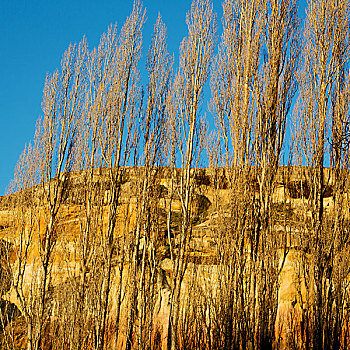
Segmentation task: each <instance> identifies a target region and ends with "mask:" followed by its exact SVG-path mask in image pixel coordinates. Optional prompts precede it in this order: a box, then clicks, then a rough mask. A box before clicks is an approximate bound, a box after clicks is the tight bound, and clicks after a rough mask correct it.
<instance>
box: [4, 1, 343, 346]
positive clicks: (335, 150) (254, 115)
mask: <svg viewBox="0 0 350 350" xmlns="http://www.w3.org/2000/svg"><path fill="white" fill-rule="evenodd" d="M349 9H350V4H349V2H348V0H328V1H326V0H309V2H308V8H307V12H306V18H305V21H304V29H303V31H301V24H300V19H299V18H298V8H297V2H296V0H225V1H224V2H223V20H222V35H221V37H220V38H219V40H218V37H217V23H216V15H215V13H214V12H213V6H212V4H211V2H210V0H194V1H193V3H192V5H191V9H190V11H189V12H188V14H187V17H186V23H187V26H188V36H187V37H186V38H184V40H183V41H182V43H181V46H180V53H179V67H178V68H174V59H173V58H172V56H171V55H170V54H169V53H168V51H167V44H166V39H167V34H166V27H165V25H164V23H163V22H162V20H161V18H160V17H158V19H157V22H156V24H155V26H154V33H153V37H152V40H151V44H150V47H149V50H148V54H147V60H146V72H147V79H148V80H147V84H146V85H144V86H143V85H142V81H145V79H146V78H144V79H142V80H141V71H140V67H139V61H140V57H141V51H142V40H143V38H142V28H143V24H144V22H145V10H144V8H143V6H142V4H141V3H140V2H139V1H138V0H136V1H135V3H134V7H133V11H132V13H131V14H130V16H129V17H128V18H127V20H126V22H125V24H124V25H123V27H122V28H121V29H120V30H119V31H118V29H117V27H116V26H111V27H110V28H109V30H108V31H107V32H106V33H105V34H104V35H103V36H102V37H101V41H100V44H99V46H98V47H97V48H95V49H93V50H89V48H88V46H87V42H86V40H85V39H84V40H82V41H81V42H80V43H79V44H77V45H70V46H69V48H68V49H67V51H66V52H65V54H64V56H63V58H62V62H61V68H60V69H59V70H57V71H56V72H54V73H53V74H50V75H48V76H47V79H46V83H45V88H44V97H43V103H42V110H43V115H42V117H41V118H40V119H39V120H38V123H37V127H36V133H35V136H34V139H33V142H32V143H31V144H29V145H28V146H27V147H26V149H25V150H24V152H23V154H22V155H21V157H20V160H19V162H18V165H17V167H16V170H15V176H14V181H13V182H12V183H11V185H10V189H9V193H12V194H13V195H12V196H11V200H9V203H10V204H9V205H8V210H9V212H11V217H12V218H13V222H12V225H10V226H9V228H8V230H7V231H6V232H7V241H8V242H9V243H10V244H7V245H4V248H1V254H2V257H1V260H0V261H1V264H2V266H5V265H6V262H7V265H6V268H5V267H4V268H2V269H1V270H0V272H1V274H0V276H2V275H3V274H5V272H2V271H7V272H6V273H7V275H8V274H10V275H11V276H12V285H11V290H10V292H9V291H8V289H9V287H6V291H5V287H3V286H4V285H5V283H1V281H0V288H2V290H0V295H1V296H3V295H5V292H7V294H6V296H4V297H3V298H5V299H6V298H7V299H9V298H10V299H11V300H16V304H17V306H18V307H19V309H20V311H21V317H20V318H19V320H17V321H11V322H9V320H7V319H6V317H7V316H8V315H7V314H6V313H5V312H3V311H2V312H1V319H0V321H1V323H0V330H2V335H1V337H0V340H1V342H2V343H1V344H2V345H1V346H3V347H4V348H7V349H15V348H16V346H17V347H20V346H21V347H22V348H26V349H28V350H39V349H97V350H103V349H126V350H131V349H138V350H141V349H168V350H175V349H272V348H282V347H285V348H291V349H346V348H347V347H348V346H349V344H348V339H349V336H350V334H349V330H350V328H349V327H350V324H349V321H350V320H349V317H350V313H349V305H350V304H349V302H350V295H349V291H350V290H349V282H350V279H349V277H350V276H349V274H350V267H349V266H350V264H349V263H350V255H349V253H350V252H349V243H350V236H349V234H350V232H349V219H350V212H349V210H350V209H349V208H350V206H349V199H350V198H349V191H350V183H349V176H348V169H349V166H350V147H349V146H350V129H349V126H350V119H349V118H350V113H349V112H350V111H349V102H350V74H349V49H350V42H349V35H350V31H349V30H350V29H349V25H350V23H349V15H350V13H349ZM217 41H219V43H218V45H217ZM216 49H217V51H216ZM208 81H209V82H210V88H211V98H210V103H209V109H210V112H211V114H212V115H213V117H214V118H215V121H216V128H215V130H213V131H211V132H210V131H209V130H208V128H209V127H208V125H207V122H206V120H205V117H204V115H203V113H202V111H203V108H202V105H203V104H202V102H203V100H204V101H209V99H208V98H206V97H205V95H204V92H205V90H206V88H207V82H208ZM288 125H290V126H291V128H289V126H288ZM289 129H291V131H290V132H289ZM286 130H287V131H286ZM286 134H287V135H288V136H287V137H286ZM286 141H287V142H286ZM203 162H204V164H206V165H207V166H208V167H209V168H210V169H212V170H211V173H210V176H208V175H206V173H205V171H204V175H203V176H202V177H201V176H199V174H200V171H199V166H200V165H201V164H203ZM283 163H284V164H287V163H288V164H289V165H294V166H297V167H288V166H282V165H281V164H283ZM326 167H327V169H326ZM328 192H329V193H328ZM208 193H210V198H211V203H210V215H209V214H204V213H203V210H202V211H201V210H199V209H200V208H199V207H200V206H201V205H200V203H199V202H200V198H202V197H203V195H205V196H206V195H208ZM276 193H277V194H278V193H279V195H276ZM208 196H209V195H208ZM296 197H298V198H296ZM72 208H74V209H72ZM202 209H203V208H202ZM74 210H75V211H74ZM76 213H78V214H76ZM208 215H209V216H208ZM207 219H208V221H207V223H206V225H204V226H205V228H203V229H202V231H203V230H206V232H207V234H208V235H209V236H210V237H211V240H212V248H211V255H210V257H209V258H210V261H209V262H208V261H207V262H205V261H204V259H203V256H204V255H205V254H204V252H202V253H198V252H197V253H195V249H194V248H193V246H194V241H195V238H198V237H197V236H198V227H196V226H197V224H198V223H202V222H203V221H204V220H207ZM203 244H204V243H203ZM5 248H6V249H5ZM3 257H4V259H3ZM3 260H4V262H2V261H3ZM292 260H293V264H294V265H293V266H294V267H293V271H294V272H293V273H292V276H291V277H290V278H292V279H293V286H294V287H293V288H294V289H295V293H294V295H295V301H293V302H292V303H291V304H290V305H289V307H285V308H284V309H283V308H282V307H281V303H280V301H281V300H280V285H281V283H282V281H283V279H282V277H283V276H282V275H283V270H284V267H285V265H286V262H287V261H292ZM8 271H10V272H8ZM16 322H17V323H16Z"/></svg>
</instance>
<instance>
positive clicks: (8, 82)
mask: <svg viewBox="0 0 350 350" xmlns="http://www.w3.org/2000/svg"><path fill="white" fill-rule="evenodd" d="M132 2H133V1H132V0H124V1H120V0H99V1H97V0H85V1H83V0H56V1H52V0H46V1H44V0H27V1H26V0H16V1H14V0H1V1H0V33H1V49H0V77H1V79H0V106H1V109H0V121H1V134H0V195H3V194H4V193H5V191H6V187H7V185H8V183H9V181H10V179H11V178H12V175H13V170H14V167H15V165H16V162H17V160H18V157H19V155H20V153H21V152H22V150H23V148H24V146H25V144H26V143H28V142H29V141H30V140H31V139H32V136H33V134H34V129H35V122H36V120H37V118H38V117H39V115H40V113H41V99H42V90H43V87H44V81H45V76H46V74H47V73H51V72H52V71H54V70H55V69H56V68H57V67H58V66H59V64H60V60H61V57H62V54H63V52H64V51H65V49H66V48H67V47H68V45H69V43H74V42H79V41H80V40H81V39H82V37H83V35H85V36H86V38H87V41H88V44H89V47H90V48H92V47H94V46H96V45H97V43H98V41H99V38H100V36H101V34H102V33H103V32H105V31H106V29H107V27H108V26H109V25H110V24H112V23H116V22H117V23H118V28H120V27H121V26H122V24H123V23H124V20H125V18H126V17H127V16H128V14H129V13H130V11H131V10H132ZM213 3H214V9H215V11H216V12H217V14H218V24H219V25H220V24H221V15H222V9H221V0H220V1H217V0H213ZM305 3H306V0H301V1H300V2H299V8H300V10H299V12H300V15H301V16H303V14H304V13H305V6H306V4H305ZM143 4H144V6H145V7H146V9H147V13H146V16H147V22H146V24H145V27H144V51H143V54H144V55H146V52H147V47H148V43H149V41H150V38H151V33H152V30H153V25H154V23H155V21H156V18H157V16H158V13H160V14H161V15H162V18H163V21H164V22H165V24H166V25H167V27H168V49H169V51H170V52H171V53H174V54H175V57H176V56H177V54H178V47H179V44H180V42H181V40H182V38H183V37H184V36H185V35H186V29H187V28H186V23H185V17H186V12H187V11H188V10H189V8H190V1H189V0H177V1H169V0H144V1H143ZM141 68H142V67H141Z"/></svg>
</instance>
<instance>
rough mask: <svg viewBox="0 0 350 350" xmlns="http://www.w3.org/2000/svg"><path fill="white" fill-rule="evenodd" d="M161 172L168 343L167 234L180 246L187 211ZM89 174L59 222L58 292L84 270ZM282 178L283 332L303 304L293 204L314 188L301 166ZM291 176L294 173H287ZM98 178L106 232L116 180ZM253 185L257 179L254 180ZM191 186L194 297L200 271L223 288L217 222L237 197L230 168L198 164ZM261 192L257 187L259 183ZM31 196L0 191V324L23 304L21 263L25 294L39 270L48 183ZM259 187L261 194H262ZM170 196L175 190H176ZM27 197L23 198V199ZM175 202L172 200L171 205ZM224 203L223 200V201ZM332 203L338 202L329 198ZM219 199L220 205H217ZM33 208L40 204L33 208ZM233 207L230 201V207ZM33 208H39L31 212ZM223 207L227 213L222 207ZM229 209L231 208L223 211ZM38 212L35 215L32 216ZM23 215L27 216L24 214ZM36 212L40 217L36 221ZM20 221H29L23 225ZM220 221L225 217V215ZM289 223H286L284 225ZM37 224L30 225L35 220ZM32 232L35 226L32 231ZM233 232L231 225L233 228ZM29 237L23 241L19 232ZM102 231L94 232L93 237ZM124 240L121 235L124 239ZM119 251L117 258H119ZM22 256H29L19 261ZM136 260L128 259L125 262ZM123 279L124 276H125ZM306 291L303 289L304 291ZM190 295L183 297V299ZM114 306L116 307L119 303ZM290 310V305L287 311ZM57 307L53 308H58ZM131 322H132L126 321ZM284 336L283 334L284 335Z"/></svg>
mask: <svg viewBox="0 0 350 350" xmlns="http://www.w3.org/2000/svg"><path fill="white" fill-rule="evenodd" d="M160 171H161V175H160V176H159V177H158V178H159V181H158V183H157V184H154V191H157V192H158V193H159V195H158V197H157V198H158V202H157V204H156V205H157V208H158V209H157V210H158V214H159V218H158V219H159V220H158V223H157V225H158V227H157V232H158V233H157V234H158V237H157V249H156V254H157V256H156V258H157V259H158V260H159V264H158V266H157V271H156V273H157V278H156V281H157V282H156V283H157V285H158V288H159V289H158V290H159V293H158V295H157V300H156V301H155V304H154V310H155V312H154V315H155V316H154V323H155V324H156V325H157V326H156V327H155V328H157V329H158V330H159V332H158V335H157V337H158V338H155V339H158V340H157V342H158V343H159V344H162V346H161V348H166V342H167V335H168V334H167V331H168V328H167V327H168V319H169V312H170V310H169V298H170V294H171V283H172V275H173V264H172V261H171V256H170V253H169V238H170V240H171V242H172V244H174V246H175V247H176V245H177V244H178V234H179V233H178V227H177V226H176V218H177V216H179V215H180V213H181V200H180V198H179V197H178V196H177V195H176V192H174V193H173V194H172V195H170V192H171V177H170V175H169V174H168V173H167V171H168V170H167V169H160ZM126 173H127V176H126V177H125V180H124V181H123V184H122V185H121V191H120V201H119V207H118V208H119V209H118V220H117V221H116V227H115V232H116V234H115V237H116V240H117V241H118V240H121V239H122V237H123V235H125V232H126V231H125V230H129V231H132V227H134V224H135V220H137V210H136V208H137V205H138V200H139V199H138V197H137V185H136V182H137V176H138V174H137V169H129V170H128V171H127V172H126ZM83 175H84V174H81V173H80V174H79V173H72V174H70V178H69V187H68V190H67V193H66V194H65V197H64V199H63V201H62V205H61V207H60V211H59V215H58V219H57V222H55V225H56V226H55V227H56V238H55V239H56V241H55V246H54V253H53V254H52V258H51V260H50V286H51V289H52V291H53V295H54V294H55V293H56V294H57V293H58V294H59V293H63V292H60V290H61V289H62V288H64V286H67V285H68V284H69V283H70V282H69V281H72V280H73V279H77V278H78V279H79V278H80V277H79V276H80V274H81V273H82V270H81V266H82V265H81V261H80V259H81V258H82V257H81V255H80V254H81V252H80V250H79V249H77V247H78V246H79V244H80V241H81V237H82V225H86V217H85V215H86V206H85V197H84V191H83V190H82V189H83V187H84V176H83ZM276 177H277V181H276V184H275V186H274V191H273V194H272V196H273V202H274V204H275V205H276V208H277V207H278V205H282V204H283V206H284V208H289V209H288V210H289V213H290V217H289V218H288V217H286V220H287V221H286V220H285V221H284V224H283V225H282V224H281V223H280V221H278V220H276V222H275V224H274V226H273V230H274V231H275V233H276V235H278V234H279V232H282V231H283V232H284V230H286V229H288V230H290V231H289V234H288V242H287V245H286V246H285V247H277V249H280V256H281V264H282V263H283V267H282V269H281V272H280V275H279V279H278V286H279V287H278V288H279V293H278V298H279V299H278V303H279V305H278V310H279V311H278V317H277V319H278V322H279V325H280V327H281V329H283V332H282V333H285V332H288V331H289V330H288V325H286V324H284V325H283V322H285V321H284V319H283V315H284V314H285V313H287V311H288V310H289V311H290V310H291V309H297V308H298V305H297V301H296V300H297V299H298V292H299V291H298V286H297V284H296V279H297V275H296V270H297V267H296V261H297V260H298V246H297V239H294V238H293V237H294V235H295V234H296V231H295V229H294V228H293V225H291V224H290V223H288V220H292V216H293V212H295V211H298V210H302V209H301V207H302V203H303V201H305V198H307V197H308V192H309V189H308V188H307V186H306V185H305V184H304V186H303V181H304V180H303V178H302V176H301V175H300V172H299V171H296V170H295V169H294V170H293V169H290V168H285V169H281V170H280V171H279V173H278V174H277V176H276ZM286 178H288V180H286ZM94 182H95V184H96V186H97V185H98V186H100V191H99V193H100V199H99V203H102V209H101V211H100V213H99V215H100V221H99V225H100V228H101V227H102V229H101V230H100V231H98V230H97V231H96V232H102V231H103V229H104V228H105V226H106V225H108V219H109V217H108V215H109V214H108V213H109V212H108V210H105V209H104V208H103V205H104V206H105V207H106V208H107V204H108V201H109V196H110V185H109V184H108V181H107V180H106V175H105V174H104V172H103V170H101V171H100V173H99V174H97V175H96V176H95V180H94ZM252 182H253V185H254V181H253V180H252ZM328 183H329V185H328V190H327V193H325V195H324V197H325V199H324V200H325V201H327V196H328V197H330V196H331V193H332V179H330V180H329V182H328ZM193 186H195V193H194V199H193V205H192V213H193V221H192V234H191V240H190V242H189V250H188V252H187V254H188V267H187V272H186V274H185V276H184V283H183V287H182V295H183V296H184V298H185V299H186V298H190V297H191V296H190V294H189V293H190V291H191V288H192V286H191V276H193V274H194V273H195V274H196V276H199V277H198V278H199V279H200V280H201V281H202V284H203V288H204V287H205V286H207V285H208V284H209V285H211V288H212V290H214V289H215V288H219V285H217V286H216V287H215V285H216V284H217V283H218V282H217V281H218V280H219V278H218V273H219V272H218V256H217V244H218V243H217V242H218V240H217V237H216V229H217V227H218V218H219V216H220V215H221V216H222V215H228V216H229V215H230V213H229V207H230V202H231V197H230V195H231V192H230V189H229V187H230V186H229V183H228V180H227V176H226V175H225V169H198V170H196V171H194V174H193ZM254 186H257V193H258V185H257V184H255V185H254ZM26 191H27V193H26V195H25V196H23V195H22V196H21V202H20V203H16V201H17V199H16V198H17V197H18V194H14V195H11V196H6V197H1V198H0V251H1V256H0V291H1V296H2V300H1V303H0V307H1V310H2V311H1V313H2V315H5V316H6V315H7V316H6V322H3V324H2V325H1V324H0V331H2V329H4V328H5V327H6V326H7V324H8V323H9V322H12V321H13V319H15V318H16V317H18V316H19V314H20V312H19V310H22V311H23V304H22V303H21V300H19V295H18V293H17V291H16V289H15V288H14V283H13V279H16V278H18V274H19V272H20V271H22V273H23V274H24V275H23V276H24V278H23V283H24V286H23V290H22V292H23V295H24V296H25V295H29V293H30V288H31V286H32V284H33V279H35V278H36V272H35V268H36V267H35V266H36V264H37V261H38V257H39V249H41V248H40V246H41V245H43V244H44V243H43V241H42V237H43V232H42V231H41V230H42V229H43V228H44V227H46V226H45V217H46V216H45V211H46V210H47V207H46V206H45V204H44V202H41V201H42V193H41V191H42V189H41V188H40V187H37V188H33V189H28V190H26ZM257 195H258V194H257ZM171 196H172V197H171ZM23 198H25V200H23ZM169 203H170V207H169ZM218 203H219V204H220V205H219V206H218ZM329 205H332V202H331V201H329ZM218 207H220V210H221V212H220V213H219V212H218ZM33 208H34V209H33ZM168 208H171V215H172V220H173V224H172V225H173V226H172V227H171V232H168V226H167V217H168V214H169V211H168ZM225 208H227V209H225ZM31 211H35V213H34V214H33V213H32V212H31ZM223 213H224V214H223ZM225 213H226V214H225ZM32 214H33V216H31V215H32ZM21 215H22V216H23V217H22V218H21ZM126 215H129V217H130V218H129V225H130V227H129V228H126V226H125V220H124V217H125V216H126ZM283 215H285V214H283ZM33 220H34V221H33ZM21 222H22V223H24V227H21V225H20V224H21ZM220 222H221V224H222V222H223V221H222V220H221V221H220ZM286 223H287V224H288V225H286ZM30 225H32V226H30ZM31 230H32V232H29V231H31ZM229 234H230V232H229V231H227V235H229ZM21 235H22V236H23V237H26V238H25V239H24V241H23V240H22V241H21V239H20V236H21ZM29 236H30V237H31V240H32V241H31V244H30V247H29V246H28V247H29V251H28V252H27V256H26V259H25V261H21V262H20V261H19V256H20V254H19V252H20V251H23V247H22V246H21V245H23V243H24V242H25V240H26V239H28V237H29ZM95 238H96V237H95ZM118 244H119V243H118ZM142 244H145V243H144V241H143V238H141V239H140V246H141V250H142ZM113 259H114V268H115V269H116V271H117V267H118V266H119V265H120V264H121V261H120V258H118V254H117V253H115V256H114V257H113ZM118 259H119V260H118ZM20 264H24V265H23V266H20ZM130 268H131V267H130V266H129V265H128V264H127V263H126V267H125V270H126V271H127V270H128V269H130ZM123 283H124V284H123ZM123 283H122V287H121V288H122V289H124V288H127V286H126V285H127V282H123ZM111 285H112V287H111V293H112V295H118V286H119V285H120V283H119V279H118V273H117V272H116V273H115V274H113V277H112V283H111ZM302 293H304V291H302ZM185 299H184V300H185ZM114 300H115V299H114V298H112V299H111V301H110V310H112V311H110V312H111V314H113V313H114V312H116V311H115V307H116V306H115V305H114ZM113 310H114V311H113ZM289 311H288V312H289ZM127 313H128V307H127V301H125V302H123V306H122V310H121V314H120V315H121V316H120V317H121V318H123V317H125V318H126V317H127ZM53 314H54V312H53ZM281 324H282V326H281ZM124 327H125V329H127V327H128V325H127V324H124ZM282 337H283V336H282ZM124 342H125V339H123V337H120V339H119V345H120V346H121V344H123V343H124Z"/></svg>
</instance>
